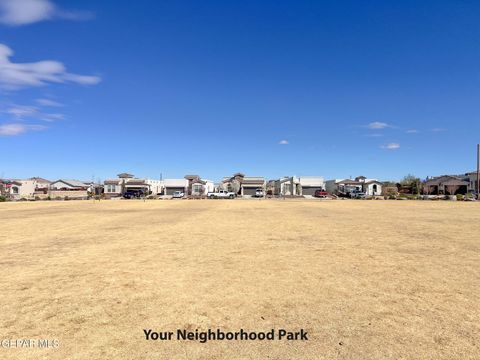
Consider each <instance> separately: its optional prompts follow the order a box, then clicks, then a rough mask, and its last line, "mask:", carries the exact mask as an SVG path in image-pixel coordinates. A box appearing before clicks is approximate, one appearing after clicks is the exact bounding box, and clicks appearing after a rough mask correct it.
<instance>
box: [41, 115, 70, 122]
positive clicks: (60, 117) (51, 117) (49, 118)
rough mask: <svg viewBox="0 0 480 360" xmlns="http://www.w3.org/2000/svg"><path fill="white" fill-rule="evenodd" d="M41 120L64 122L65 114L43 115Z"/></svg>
mask: <svg viewBox="0 0 480 360" xmlns="http://www.w3.org/2000/svg"><path fill="white" fill-rule="evenodd" d="M40 119H42V120H44V121H48V122H52V121H57V120H64V119H65V115H64V114H42V116H41V117H40Z"/></svg>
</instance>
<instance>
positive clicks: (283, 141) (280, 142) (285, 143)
mask: <svg viewBox="0 0 480 360" xmlns="http://www.w3.org/2000/svg"><path fill="white" fill-rule="evenodd" d="M278 144H279V145H288V144H289V142H288V140H280V141H279V142H278Z"/></svg>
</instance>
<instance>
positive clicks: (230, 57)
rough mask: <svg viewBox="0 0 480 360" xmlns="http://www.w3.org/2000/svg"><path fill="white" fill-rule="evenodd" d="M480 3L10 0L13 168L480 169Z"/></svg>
mask: <svg viewBox="0 0 480 360" xmlns="http://www.w3.org/2000/svg"><path fill="white" fill-rule="evenodd" d="M479 19H480V2H478V1H470V0H464V1H461V0H455V1H453V0H452V1H440V0H436V1H397V2H393V1H341V2H340V1H208V0H206V1H161V0H159V1H145V0H140V1H135V2H132V1H126V0H121V1H118V0H117V1H107V0H104V1H94V0H83V1H73V0H72V1H60V0H57V1H54V0H51V1H49V0H0V44H1V45H0V152H1V153H2V154H3V155H2V159H1V160H0V177H2V176H3V177H11V178H25V177H31V176H42V177H46V178H50V179H56V178H77V179H85V180H90V179H91V178H92V177H94V178H95V179H98V178H100V179H105V178H109V177H114V176H115V175H116V174H118V173H119V172H123V171H128V172H131V173H133V174H135V175H137V176H139V177H152V178H158V177H159V176H160V173H162V174H163V177H164V178H165V177H169V178H174V177H183V176H184V175H185V174H191V173H194V174H199V175H201V176H202V177H205V178H210V179H213V180H218V179H219V178H221V177H222V176H227V175H230V174H232V173H234V172H237V171H241V172H244V173H245V174H247V175H262V176H265V177H267V178H275V177H279V176H283V175H321V176H324V177H326V178H328V179H333V178H344V177H348V176H350V175H352V176H355V175H360V174H362V175H365V176H368V177H376V178H379V179H382V180H389V179H392V180H395V179H399V178H401V177H402V176H403V175H406V174H407V173H413V174H415V175H417V176H420V177H425V176H427V175H430V176H432V175H440V174H444V173H463V172H466V171H471V170H473V169H474V168H475V161H476V160H475V144H476V143H477V142H479V141H480V135H479V134H480V121H479V119H480V116H479V111H478V109H479V107H478V104H479V103H480V101H479V100H480V99H479V95H480V91H479V86H478V85H479V80H480V79H479V78H480V71H479V70H480V69H479V66H480V61H479V60H480V56H479V55H480V42H479V39H480V21H479Z"/></svg>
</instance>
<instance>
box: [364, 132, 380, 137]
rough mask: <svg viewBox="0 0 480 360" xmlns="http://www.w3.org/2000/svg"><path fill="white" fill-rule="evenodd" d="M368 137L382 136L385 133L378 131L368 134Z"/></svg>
mask: <svg viewBox="0 0 480 360" xmlns="http://www.w3.org/2000/svg"><path fill="white" fill-rule="evenodd" d="M366 136H367V137H382V136H383V134H378V133H373V134H368V135H366Z"/></svg>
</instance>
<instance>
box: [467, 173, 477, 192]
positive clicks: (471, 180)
mask: <svg viewBox="0 0 480 360" xmlns="http://www.w3.org/2000/svg"><path fill="white" fill-rule="evenodd" d="M464 180H465V181H468V191H470V192H473V193H476V194H478V193H479V189H478V182H477V172H476V171H472V172H468V173H466V174H465V178H464Z"/></svg>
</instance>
